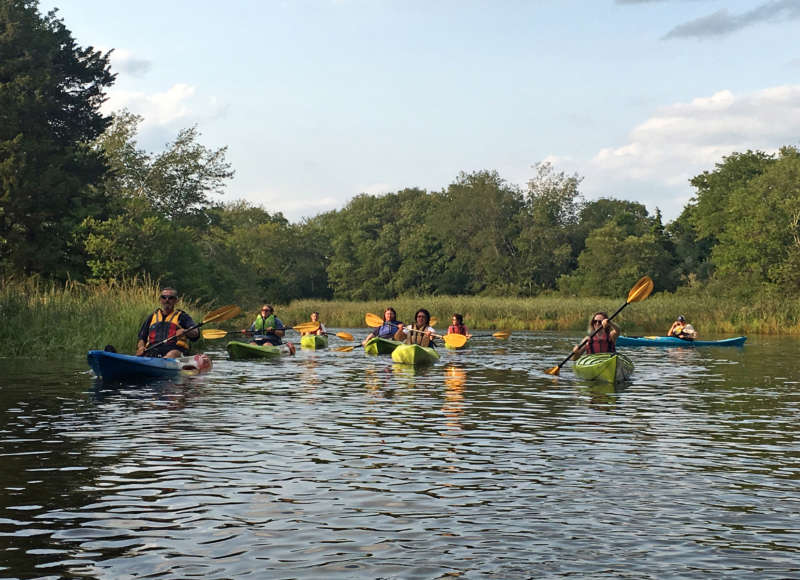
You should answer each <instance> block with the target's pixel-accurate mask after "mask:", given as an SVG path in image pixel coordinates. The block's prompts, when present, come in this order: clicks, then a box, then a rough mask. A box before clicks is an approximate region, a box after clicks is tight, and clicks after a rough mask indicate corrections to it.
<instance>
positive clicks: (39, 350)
mask: <svg viewBox="0 0 800 580" xmlns="http://www.w3.org/2000/svg"><path fill="white" fill-rule="evenodd" d="M159 291H160V289H159V285H158V283H157V282H154V281H152V280H150V279H132V280H125V281H121V282H114V283H111V284H103V285H93V284H83V283H80V282H72V281H71V282H67V283H66V284H57V283H54V282H48V281H44V280H41V279H39V278H36V277H34V278H28V279H24V280H22V279H10V280H1V281H0V319H2V320H3V324H2V325H0V356H20V355H31V354H34V355H43V354H47V355H52V354H61V355H68V354H73V355H74V354H80V355H81V356H82V355H84V354H85V352H86V351H87V350H89V349H94V348H100V349H102V348H103V347H104V346H105V345H106V344H113V345H115V347H116V348H117V349H118V350H119V351H120V352H133V350H134V349H135V344H136V332H137V330H138V328H139V326H140V325H141V323H142V321H143V320H144V318H145V316H147V314H148V313H149V312H152V311H153V310H154V309H155V307H156V305H157V304H158V299H157V298H158V293H159ZM179 291H180V288H179ZM625 298H626V296H620V297H619V298H608V297H605V298H586V297H582V298H576V297H568V296H562V295H557V294H553V295H547V296H538V297H535V298H507V297H489V296H428V297H400V298H395V299H391V300H370V301H344V300H341V301H337V300H330V301H326V300H295V301H293V302H292V303H290V304H287V305H282V304H279V303H275V304H274V306H275V308H276V314H277V315H278V317H279V318H280V319H281V320H282V321H283V322H284V324H286V325H288V326H291V325H294V324H299V323H301V322H307V321H308V320H309V314H310V313H311V312H312V311H319V313H320V319H321V320H322V322H324V323H325V325H326V326H328V327H332V328H364V331H365V334H366V332H367V330H366V326H365V322H364V315H365V314H366V313H367V312H371V313H374V314H377V315H379V316H380V315H382V313H383V310H384V308H386V307H387V306H392V307H394V308H395V309H396V310H397V313H398V318H399V319H400V320H402V321H408V320H410V318H411V316H412V315H413V313H414V312H415V311H416V310H417V309H418V308H427V309H428V310H429V311H430V312H431V314H432V315H433V316H435V317H437V318H438V320H439V321H438V322H437V324H436V328H437V330H439V331H440V332H445V331H446V329H447V326H448V324H449V320H450V317H451V316H452V314H453V313H454V312H459V313H461V314H463V315H464V322H465V324H466V325H467V326H468V327H469V328H470V330H471V331H484V330H493V331H494V330H511V331H574V332H575V333H576V334H580V333H582V332H583V331H585V329H586V324H587V321H588V319H589V316H590V315H591V314H592V313H593V312H595V311H597V310H605V311H607V312H608V313H609V314H611V313H612V312H614V311H616V309H617V308H619V307H620V306H621V305H622V304H623V303H624V302H625ZM219 306H223V304H215V303H214V304H208V303H202V302H199V301H196V300H193V299H192V298H191V297H188V296H182V298H181V301H180V302H179V303H178V307H179V308H181V309H182V310H185V311H187V312H188V313H189V314H190V315H191V316H192V317H193V318H194V319H195V321H196V322H200V321H202V319H203V317H204V316H205V315H206V314H207V313H208V312H210V311H211V310H213V309H214V308H217V307H219ZM239 306H241V308H242V311H243V314H242V315H241V316H239V317H237V318H235V319H233V320H230V321H227V322H225V323H224V324H221V325H215V326H214V327H215V328H223V329H226V330H233V329H239V328H243V327H245V326H247V325H249V324H250V322H252V320H251V319H252V318H253V317H255V315H256V313H257V310H258V307H259V306H260V304H239ZM678 314H683V315H684V316H686V318H687V320H688V321H689V322H691V323H692V325H693V326H694V327H695V328H697V329H698V331H699V332H700V336H701V337H702V338H712V337H713V338H719V337H722V336H739V335H748V336H751V335H755V334H774V335H781V334H783V335H797V334H800V301H798V300H796V299H792V300H785V299H784V300H780V301H779V300H777V299H766V298H764V299H762V301H756V302H748V303H744V302H742V303H736V302H734V301H732V300H730V299H727V298H726V299H721V298H719V297H718V296H715V295H711V294H704V293H702V292H701V291H693V292H690V291H688V290H684V291H681V292H679V293H675V294H670V293H663V292H662V293H658V292H654V293H653V294H652V295H651V296H650V297H649V298H648V299H647V300H646V301H643V302H640V303H636V304H633V305H631V306H629V307H628V308H626V309H625V311H624V312H622V313H620V315H619V317H618V318H617V319H616V320H617V322H618V323H619V324H620V326H621V327H622V330H623V333H624V334H628V335H642V334H645V335H663V334H664V333H666V331H667V329H668V328H669V325H670V324H671V323H672V321H673V320H674V319H675V317H676V316H677V315H678ZM292 336H293V335H292V334H290V335H289V337H290V338H289V339H290V340H293V339H292ZM295 338H297V337H295ZM203 346H204V345H203V342H202V340H201V341H200V342H199V343H197V348H196V349H195V350H200V349H202V348H203Z"/></svg>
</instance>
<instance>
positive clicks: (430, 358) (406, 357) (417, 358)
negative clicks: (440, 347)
mask: <svg viewBox="0 0 800 580" xmlns="http://www.w3.org/2000/svg"><path fill="white" fill-rule="evenodd" d="M392 360H393V361H394V362H398V363H403V364H407V365H414V366H417V365H429V364H433V363H434V362H436V361H437V360H439V353H438V352H436V350H435V349H433V348H431V347H429V346H420V345H418V344H401V345H399V346H398V347H396V348H395V349H394V350H393V351H392Z"/></svg>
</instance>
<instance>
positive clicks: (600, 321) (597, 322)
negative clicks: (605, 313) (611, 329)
mask: <svg viewBox="0 0 800 580" xmlns="http://www.w3.org/2000/svg"><path fill="white" fill-rule="evenodd" d="M592 324H603V321H602V320H597V319H595V320H592Z"/></svg>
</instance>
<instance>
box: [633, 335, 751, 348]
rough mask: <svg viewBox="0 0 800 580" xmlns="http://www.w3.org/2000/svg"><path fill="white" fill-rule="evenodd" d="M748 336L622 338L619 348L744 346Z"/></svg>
mask: <svg viewBox="0 0 800 580" xmlns="http://www.w3.org/2000/svg"><path fill="white" fill-rule="evenodd" d="M745 340H747V337H746V336H737V337H736V338H724V339H722V340H683V339H682V338H677V337H675V336H620V337H619V338H618V339H617V346H742V345H743V344H744V341H745Z"/></svg>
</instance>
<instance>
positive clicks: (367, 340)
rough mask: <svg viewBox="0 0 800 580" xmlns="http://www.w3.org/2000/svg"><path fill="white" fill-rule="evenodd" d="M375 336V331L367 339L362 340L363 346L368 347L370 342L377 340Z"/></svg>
mask: <svg viewBox="0 0 800 580" xmlns="http://www.w3.org/2000/svg"><path fill="white" fill-rule="evenodd" d="M375 336H376V334H375V331H374V330H373V331H372V332H370V333H369V334H368V335H367V337H366V338H365V339H364V340H362V341H361V346H366V345H367V343H368V342H369V341H370V340H372V339H373V338H375Z"/></svg>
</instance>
